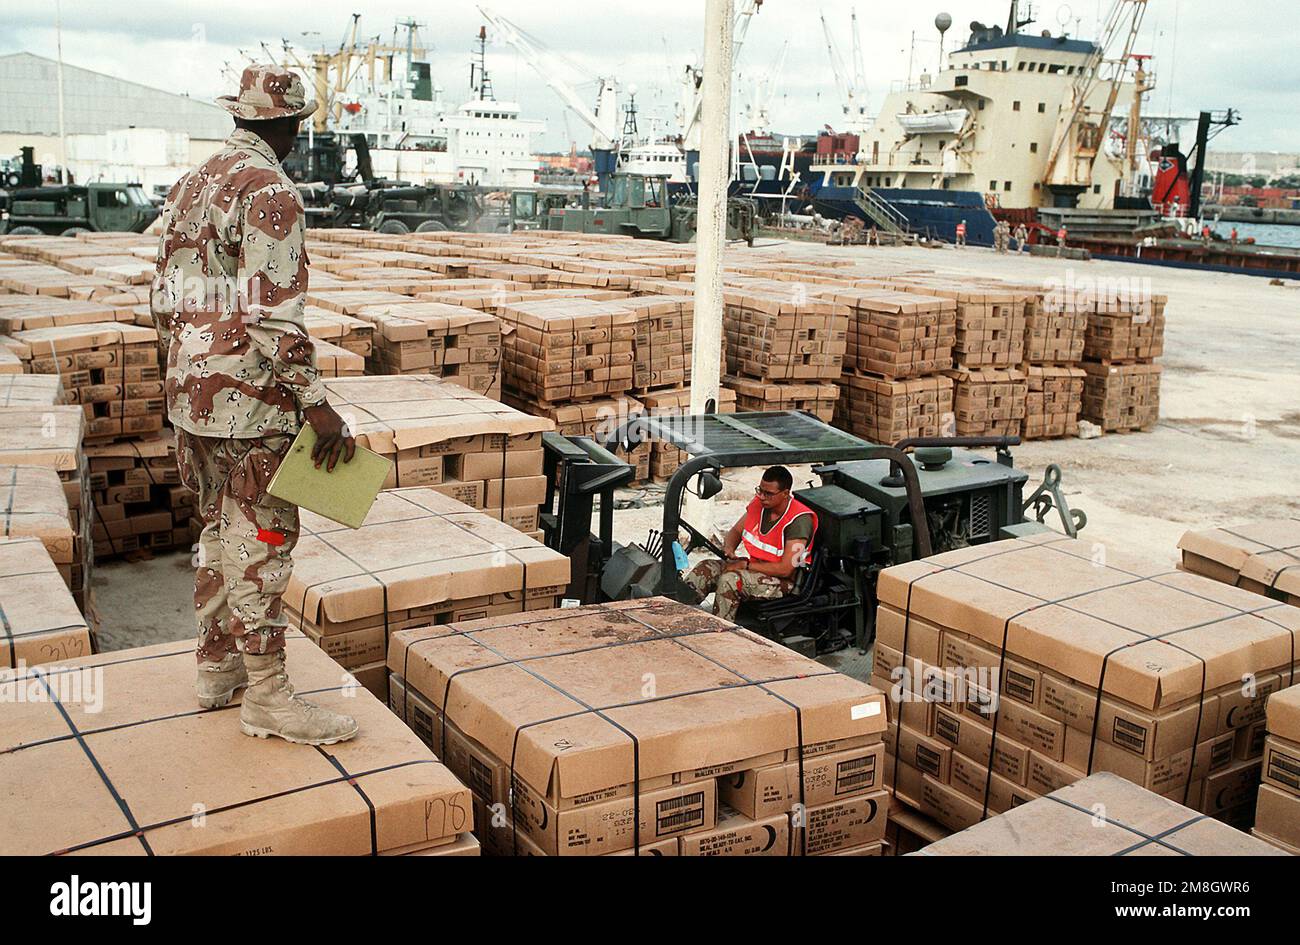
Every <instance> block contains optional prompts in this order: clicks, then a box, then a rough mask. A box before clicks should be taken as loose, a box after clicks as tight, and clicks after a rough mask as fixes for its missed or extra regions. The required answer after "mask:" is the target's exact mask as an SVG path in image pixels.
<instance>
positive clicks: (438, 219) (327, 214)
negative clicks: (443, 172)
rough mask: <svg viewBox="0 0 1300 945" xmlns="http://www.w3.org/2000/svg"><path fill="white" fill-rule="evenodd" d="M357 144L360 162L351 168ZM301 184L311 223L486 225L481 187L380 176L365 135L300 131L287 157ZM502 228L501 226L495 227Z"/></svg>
mask: <svg viewBox="0 0 1300 945" xmlns="http://www.w3.org/2000/svg"><path fill="white" fill-rule="evenodd" d="M348 149H351V150H352V151H353V153H354V154H355V156H356V167H355V168H354V169H350V170H349V169H346V168H345V165H346V160H345V158H346V155H347V151H348ZM284 169H285V173H287V174H288V175H289V178H290V179H291V180H293V181H294V183H296V184H297V185H298V193H299V194H301V195H302V202H303V207H304V208H305V209H306V212H307V226H308V227H331V228H338V227H346V228H351V229H358V230H375V231H376V232H379V233H410V232H412V231H414V232H416V233H425V232H429V231H431V230H474V231H477V230H479V229H481V228H482V227H481V224H480V221H481V220H482V218H483V217H484V210H483V204H482V201H481V200H480V198H479V195H478V192H477V191H476V190H475V189H474V188H473V187H469V186H466V185H463V184H425V185H416V184H408V183H404V182H402V181H394V180H388V179H386V178H377V177H375V175H374V170H373V167H372V164H371V161H370V147H369V145H368V143H367V141H366V137H365V135H360V134H354V135H349V136H347V137H346V138H345V137H343V136H341V135H336V134H334V133H333V132H325V133H323V134H317V135H314V136H312V138H311V139H310V141H309V140H308V136H307V135H299V136H298V141H297V142H296V144H295V147H294V150H293V152H292V153H291V154H290V155H289V156H288V157H286V158H285V160H284ZM492 228H493V229H496V227H495V226H493V227H492Z"/></svg>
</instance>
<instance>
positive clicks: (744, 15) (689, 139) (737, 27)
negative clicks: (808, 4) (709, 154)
mask: <svg viewBox="0 0 1300 945" xmlns="http://www.w3.org/2000/svg"><path fill="white" fill-rule="evenodd" d="M762 6H763V0H740V3H738V4H737V5H736V19H735V24H734V28H733V29H732V38H731V63H732V68H733V69H734V68H735V67H736V64H737V63H739V62H740V51H741V49H742V48H743V47H744V45H745V35H746V34H747V33H748V32H749V24H750V23H751V22H752V21H753V19H754V14H756V13H758V11H759V8H760V7H762ZM703 78H704V70H703V69H701V68H699V67H697V66H687V67H686V71H685V73H684V74H683V76H682V90H683V95H682V99H683V103H684V104H683V107H682V110H681V112H680V114H681V115H683V116H684V117H685V120H684V121H683V123H682V150H684V151H685V152H686V154H687V158H686V163H687V166H688V167H689V166H691V165H693V164H694V163H695V158H694V157H692V156H691V155H693V154H698V152H699V150H700V113H701V108H702V106H703V104H704V96H703V95H702V94H701V90H700V84H701V81H702V80H703Z"/></svg>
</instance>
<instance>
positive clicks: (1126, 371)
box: [1082, 287, 1166, 432]
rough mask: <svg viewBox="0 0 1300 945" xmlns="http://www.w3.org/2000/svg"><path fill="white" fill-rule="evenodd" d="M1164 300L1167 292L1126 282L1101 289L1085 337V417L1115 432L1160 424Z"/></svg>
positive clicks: (1090, 315)
mask: <svg viewBox="0 0 1300 945" xmlns="http://www.w3.org/2000/svg"><path fill="white" fill-rule="evenodd" d="M1165 302H1166V298H1165V296H1162V295H1147V294H1145V293H1142V292H1139V291H1136V290H1135V291H1132V292H1129V291H1124V290H1123V287H1121V288H1120V289H1116V290H1113V291H1110V290H1108V291H1101V292H1098V293H1096V296H1095V302H1094V304H1093V309H1092V311H1090V312H1089V314H1088V327H1087V332H1086V334H1085V338H1084V349H1083V358H1084V360H1083V370H1084V371H1085V372H1086V375H1087V376H1086V378H1085V379H1084V389H1083V413H1082V416H1083V419H1085V420H1088V421H1090V422H1092V423H1096V424H1098V425H1099V426H1100V427H1101V428H1102V429H1103V430H1105V431H1114V432H1124V431H1128V430H1149V429H1151V427H1153V426H1154V425H1155V422H1156V419H1157V418H1158V417H1159V416H1160V374H1161V368H1160V365H1159V364H1156V363H1155V359H1156V358H1158V357H1159V356H1160V355H1161V353H1162V352H1163V350H1164V331H1165V314H1164V310H1165Z"/></svg>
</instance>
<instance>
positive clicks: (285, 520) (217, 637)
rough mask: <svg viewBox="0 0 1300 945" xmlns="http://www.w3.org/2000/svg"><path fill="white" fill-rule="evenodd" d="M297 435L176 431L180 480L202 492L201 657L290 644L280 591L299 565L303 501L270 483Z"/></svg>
mask: <svg viewBox="0 0 1300 945" xmlns="http://www.w3.org/2000/svg"><path fill="white" fill-rule="evenodd" d="M292 442H293V438H292V437H290V436H287V435H279V434H277V435H273V436H265V437H256V438H251V439H222V438H219V437H210V436H197V435H195V434H193V433H189V432H187V431H185V430H178V431H177V437H176V454H177V462H178V465H179V466H180V475H181V481H182V482H183V483H184V484H185V486H186V488H188V489H189V490H190V491H191V492H193V493H195V495H196V497H197V499H196V501H197V505H198V511H199V515H200V516H201V517H202V519H203V533H202V535H201V536H200V537H199V544H198V554H197V555H196V558H195V572H194V611H195V615H196V618H197V622H198V660H199V662H200V663H204V662H209V661H211V662H216V661H219V660H221V659H222V657H224V656H227V655H229V654H233V653H235V652H237V651H238V650H241V649H242V650H243V651H244V652H245V653H252V654H268V653H275V652H277V651H280V650H283V649H284V630H285V626H286V624H287V623H288V621H287V620H286V618H285V617H284V615H283V612H282V609H281V607H282V603H281V599H280V595H281V594H283V593H284V590H285V588H286V587H287V586H288V583H289V576H290V574H292V572H293V561H292V559H291V558H290V557H289V554H290V552H292V551H293V547H294V545H295V544H296V543H297V541H298V507H297V506H295V505H290V504H289V503H287V502H281V501H280V500H279V499H276V498H274V497H272V496H270V495H268V494H267V492H266V488H267V486H268V485H269V484H270V482H271V477H272V476H274V475H275V471H276V470H277V469H278V468H279V467H280V461H281V460H282V459H283V458H284V456H285V454H286V453H287V452H288V451H289V445H290V444H291V443H292ZM266 538H269V539H271V540H270V541H266V540H264V539H266ZM281 538H282V539H283V540H282V541H280V543H279V544H275V543H274V542H275V541H276V540H277V539H281Z"/></svg>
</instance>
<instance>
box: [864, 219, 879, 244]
mask: <svg viewBox="0 0 1300 945" xmlns="http://www.w3.org/2000/svg"><path fill="white" fill-rule="evenodd" d="M867 245H868V246H879V245H880V230H878V229H876V225H875V224H874V223H873V224H871V229H869V230H867Z"/></svg>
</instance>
